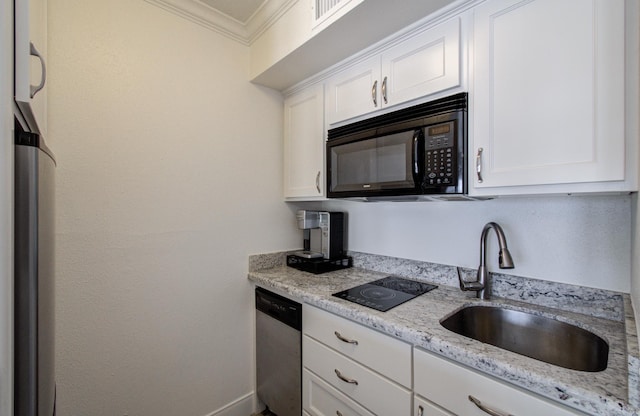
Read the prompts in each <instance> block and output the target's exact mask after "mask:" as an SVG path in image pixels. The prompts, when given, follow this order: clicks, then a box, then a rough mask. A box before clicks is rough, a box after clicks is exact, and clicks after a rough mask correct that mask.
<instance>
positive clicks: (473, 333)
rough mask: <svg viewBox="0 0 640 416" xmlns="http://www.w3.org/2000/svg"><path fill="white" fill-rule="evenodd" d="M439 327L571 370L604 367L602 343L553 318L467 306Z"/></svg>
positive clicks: (606, 352) (605, 356)
mask: <svg viewBox="0 0 640 416" xmlns="http://www.w3.org/2000/svg"><path fill="white" fill-rule="evenodd" d="M440 324H441V325H442V326H444V327H445V328H447V329H448V330H450V331H453V332H455V333H457V334H460V335H463V336H465V337H469V338H473V339H475V340H478V341H481V342H484V343H487V344H491V345H494V346H496V347H499V348H503V349H505V350H508V351H511V352H515V353H517V354H521V355H525V356H527V357H530V358H535V359H536V360H540V361H544V362H546V363H549V364H554V365H557V366H560V367H564V368H568V369H571V370H579V371H590V372H596V371H603V370H604V369H606V368H607V360H608V356H609V345H608V344H607V343H606V342H605V340H603V339H602V338H600V337H599V336H597V335H596V334H593V333H591V332H589V331H587V330H585V329H582V328H579V327H577V326H575V325H571V324H568V323H565V322H560V321H558V320H555V319H552V318H547V317H544V316H538V315H534V314H531V313H527V312H520V311H515V310H511V309H506V308H501V307H495V306H468V307H465V308H462V309H460V310H459V311H457V312H456V313H454V314H453V315H451V316H449V317H447V318H445V319H443V320H442V321H440Z"/></svg>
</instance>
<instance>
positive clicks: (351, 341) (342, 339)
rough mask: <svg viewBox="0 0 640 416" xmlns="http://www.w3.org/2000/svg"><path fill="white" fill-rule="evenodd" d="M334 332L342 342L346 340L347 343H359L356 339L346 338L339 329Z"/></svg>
mask: <svg viewBox="0 0 640 416" xmlns="http://www.w3.org/2000/svg"><path fill="white" fill-rule="evenodd" d="M333 333H334V334H335V335H336V337H337V338H338V339H339V340H340V341H342V342H346V343H347V344H353V345H358V341H356V340H355V339H349V338H345V337H343V336H342V335H341V334H340V332H338V331H334V332H333Z"/></svg>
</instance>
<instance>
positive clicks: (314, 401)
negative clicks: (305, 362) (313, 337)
mask: <svg viewBox="0 0 640 416" xmlns="http://www.w3.org/2000/svg"><path fill="white" fill-rule="evenodd" d="M302 383H303V388H302V389H303V391H304V396H303V397H302V406H303V407H304V408H305V409H308V412H309V413H307V414H310V415H313V416H337V415H342V416H374V414H373V413H371V412H369V411H368V410H367V409H365V408H364V407H362V406H360V405H359V404H358V403H356V402H354V401H353V400H351V399H350V398H349V397H347V395H345V394H343V393H341V392H340V391H338V390H336V389H334V388H333V387H331V385H330V384H329V383H327V382H325V381H324V380H322V379H321V378H320V377H318V376H316V375H315V374H313V373H312V372H310V371H309V370H304V371H303V373H302Z"/></svg>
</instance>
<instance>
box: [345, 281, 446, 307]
mask: <svg viewBox="0 0 640 416" xmlns="http://www.w3.org/2000/svg"><path fill="white" fill-rule="evenodd" d="M437 287H438V286H435V285H430V284H428V283H422V282H416V281H415V280H408V279H403V278H401V277H396V276H387V277H385V278H382V279H380V280H376V281H374V282H370V283H365V284H363V285H360V286H356V287H353V288H351V289H347V290H343V291H342V292H338V293H334V294H333V296H336V297H338V298H342V299H346V300H349V301H351V302H355V303H359V304H360V305H363V306H367V307H369V308H373V309H377V310H379V311H382V312H386V311H388V310H389V309H391V308H394V307H396V306H398V305H400V304H402V303H405V302H406V301H408V300H411V299H413V298H415V297H416V296H420V295H422V294H424V293H427V292H429V291H430V290H433V289H435V288H437Z"/></svg>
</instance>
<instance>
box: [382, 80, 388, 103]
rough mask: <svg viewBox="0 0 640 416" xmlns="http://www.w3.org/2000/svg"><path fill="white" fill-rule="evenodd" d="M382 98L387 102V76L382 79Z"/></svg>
mask: <svg viewBox="0 0 640 416" xmlns="http://www.w3.org/2000/svg"><path fill="white" fill-rule="evenodd" d="M382 99H383V100H384V103H385V104H387V103H388V101H387V77H384V79H383V80H382Z"/></svg>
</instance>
